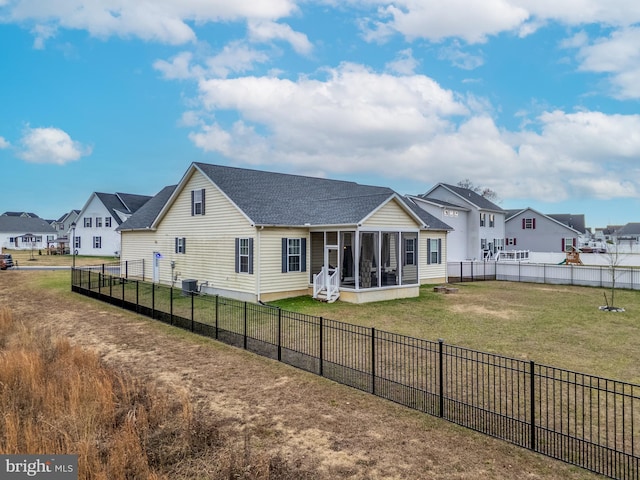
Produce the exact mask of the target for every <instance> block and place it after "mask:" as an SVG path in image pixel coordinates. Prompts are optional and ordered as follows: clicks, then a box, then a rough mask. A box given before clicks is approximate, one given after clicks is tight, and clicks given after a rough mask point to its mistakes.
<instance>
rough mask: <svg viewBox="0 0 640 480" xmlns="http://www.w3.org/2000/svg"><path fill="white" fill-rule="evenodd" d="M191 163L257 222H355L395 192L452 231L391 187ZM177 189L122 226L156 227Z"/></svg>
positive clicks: (437, 225) (433, 225)
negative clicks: (163, 210)
mask: <svg viewBox="0 0 640 480" xmlns="http://www.w3.org/2000/svg"><path fill="white" fill-rule="evenodd" d="M193 165H194V166H195V167H196V168H198V169H199V170H200V171H201V172H202V173H203V174H204V175H205V176H206V177H208V178H209V179H210V180H211V182H212V183H213V184H215V185H216V186H217V187H218V188H219V189H220V190H221V191H222V192H223V193H224V194H225V195H226V196H227V197H229V199H230V200H231V201H232V202H233V203H234V204H235V205H236V206H237V207H238V208H239V209H240V210H241V211H242V212H243V213H244V214H245V215H246V216H247V217H248V218H249V219H250V220H251V221H252V222H253V223H254V224H255V225H265V226H268V225H279V226H304V225H306V224H308V225H310V226H312V225H315V226H326V225H354V224H357V223H358V222H360V221H362V220H364V219H365V218H366V217H367V216H368V215H370V214H371V213H372V212H373V211H374V210H375V209H376V208H378V207H379V206H380V205H381V204H383V203H384V202H386V201H387V200H389V199H390V198H391V197H392V196H394V195H396V196H397V198H398V200H399V201H400V202H402V203H403V204H404V205H405V206H406V207H407V208H408V209H409V210H410V211H411V212H413V213H414V214H415V215H416V216H417V217H418V218H420V219H421V220H422V221H423V222H424V223H425V224H426V225H427V228H429V229H433V230H451V227H449V226H448V225H446V224H444V223H443V222H442V221H440V220H438V219H437V218H436V217H434V216H432V215H430V214H429V213H427V212H425V211H424V210H422V209H421V208H419V207H417V206H416V205H414V204H413V202H411V201H410V200H408V199H406V198H403V197H402V196H401V195H398V194H397V193H396V192H394V191H393V190H392V189H390V188H387V187H376V186H371V185H360V184H358V183H355V182H347V181H341V180H329V179H325V178H316V177H306V176H301V175H291V174H284V173H274V172H265V171H261V170H250V169H245V168H237V167H226V166H220V165H212V164H207V163H194V164H193ZM175 188H176V186H175V185H173V186H171V187H165V189H163V190H162V191H161V192H159V193H158V195H156V196H155V197H154V198H153V200H151V201H149V203H148V204H146V205H145V206H144V207H142V208H140V210H138V212H136V213H135V214H134V215H132V216H131V217H130V218H129V219H128V220H127V221H126V222H124V223H123V224H122V225H121V226H120V227H118V230H140V229H146V228H149V227H150V226H152V224H153V223H154V221H155V220H156V218H157V216H158V214H159V212H160V210H161V209H162V207H163V206H164V205H165V204H166V202H167V201H168V200H169V198H170V196H171V195H172V193H173V191H174V190H175Z"/></svg>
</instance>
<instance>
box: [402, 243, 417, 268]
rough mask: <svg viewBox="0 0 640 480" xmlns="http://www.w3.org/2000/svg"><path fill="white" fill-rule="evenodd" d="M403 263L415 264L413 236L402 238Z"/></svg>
mask: <svg viewBox="0 0 640 480" xmlns="http://www.w3.org/2000/svg"><path fill="white" fill-rule="evenodd" d="M404 264H405V265H415V264H416V239H415V238H405V239H404Z"/></svg>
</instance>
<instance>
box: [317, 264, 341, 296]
mask: <svg viewBox="0 0 640 480" xmlns="http://www.w3.org/2000/svg"><path fill="white" fill-rule="evenodd" d="M322 293H324V295H323V296H324V297H325V298H326V301H327V302H335V301H336V300H337V299H338V297H339V296H340V277H339V276H338V269H337V268H329V269H327V268H325V267H322V270H320V272H319V273H317V274H315V275H314V276H313V298H318V297H319V296H320V294H322Z"/></svg>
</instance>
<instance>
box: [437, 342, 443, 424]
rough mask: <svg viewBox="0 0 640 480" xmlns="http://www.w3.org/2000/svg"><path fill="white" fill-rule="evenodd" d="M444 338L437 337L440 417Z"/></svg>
mask: <svg viewBox="0 0 640 480" xmlns="http://www.w3.org/2000/svg"><path fill="white" fill-rule="evenodd" d="M443 344H444V340H443V339H442V338H439V339H438V383H440V385H439V388H438V397H439V410H440V417H444V352H443V347H444V345H443Z"/></svg>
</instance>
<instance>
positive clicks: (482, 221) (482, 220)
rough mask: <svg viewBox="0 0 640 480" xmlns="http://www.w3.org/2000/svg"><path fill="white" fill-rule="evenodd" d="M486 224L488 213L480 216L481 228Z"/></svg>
mask: <svg viewBox="0 0 640 480" xmlns="http://www.w3.org/2000/svg"><path fill="white" fill-rule="evenodd" d="M486 223H487V214H486V213H481V214H480V226H481V227H484V226H485V224H486Z"/></svg>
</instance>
